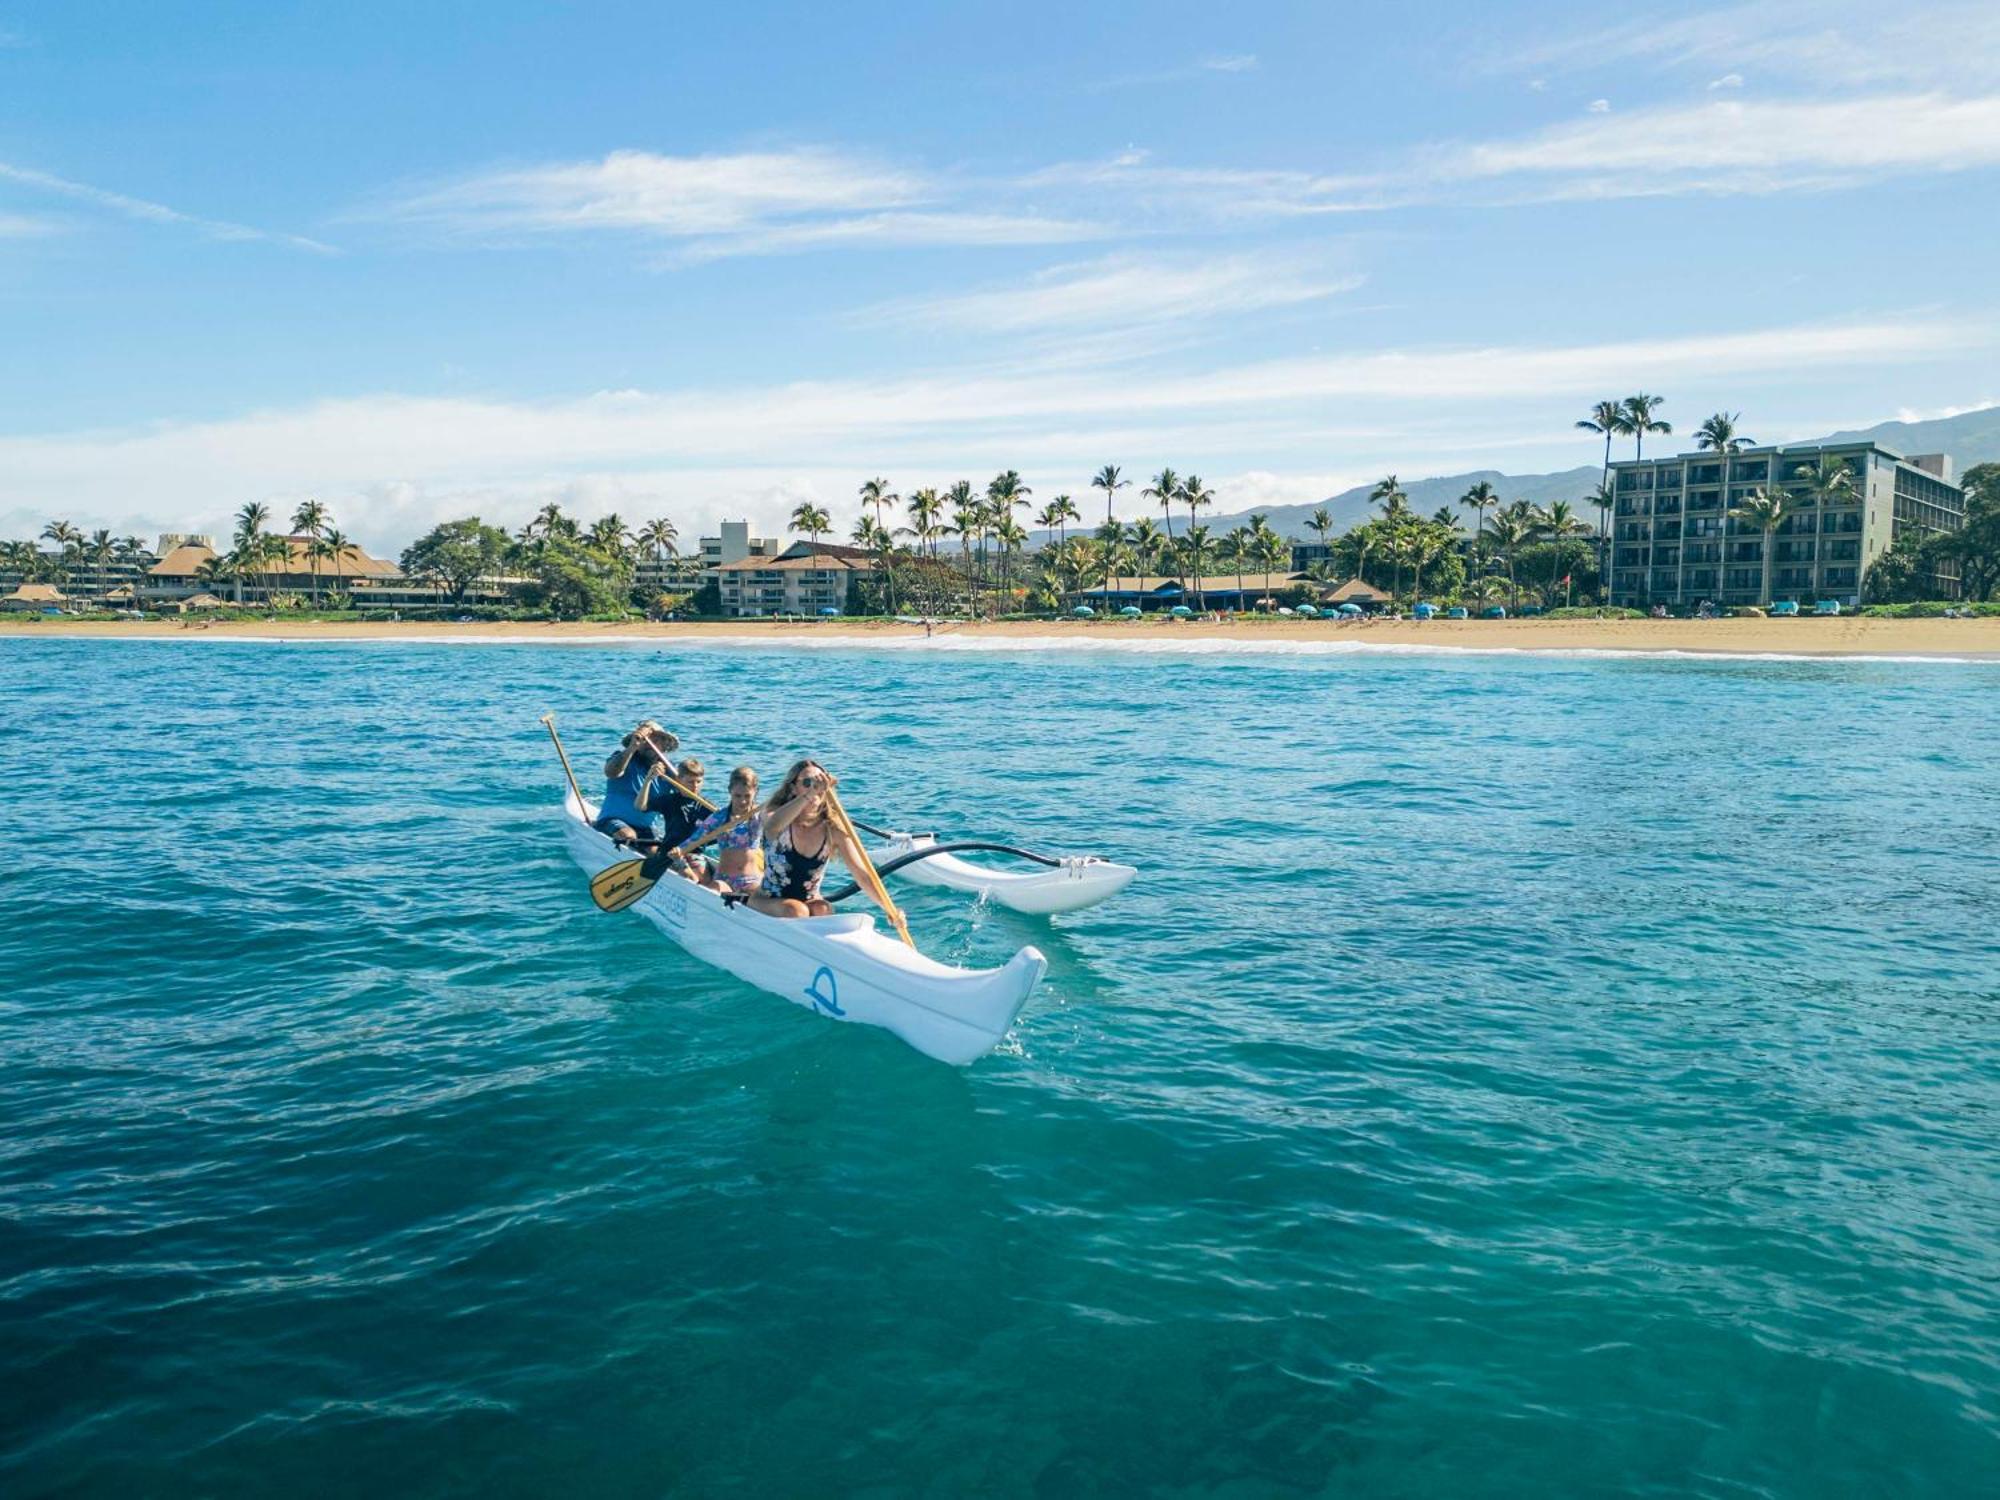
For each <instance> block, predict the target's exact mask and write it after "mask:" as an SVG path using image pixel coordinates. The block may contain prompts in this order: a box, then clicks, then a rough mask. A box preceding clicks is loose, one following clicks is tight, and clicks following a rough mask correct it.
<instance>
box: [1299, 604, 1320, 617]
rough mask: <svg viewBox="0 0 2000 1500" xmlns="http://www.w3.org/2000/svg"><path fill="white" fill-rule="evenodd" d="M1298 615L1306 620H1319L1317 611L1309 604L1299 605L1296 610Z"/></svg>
mask: <svg viewBox="0 0 2000 1500" xmlns="http://www.w3.org/2000/svg"><path fill="white" fill-rule="evenodd" d="M1298 613H1300V614H1302V615H1304V616H1305V617H1306V618H1307V619H1308V620H1316V619H1318V618H1319V611H1318V610H1316V609H1314V608H1313V607H1312V606H1311V605H1310V604H1301V605H1300V606H1299V608H1298Z"/></svg>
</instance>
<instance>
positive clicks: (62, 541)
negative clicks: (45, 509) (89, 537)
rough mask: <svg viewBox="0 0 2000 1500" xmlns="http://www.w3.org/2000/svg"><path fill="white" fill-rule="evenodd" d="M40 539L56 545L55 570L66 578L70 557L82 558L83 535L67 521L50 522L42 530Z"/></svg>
mask: <svg viewBox="0 0 2000 1500" xmlns="http://www.w3.org/2000/svg"><path fill="white" fill-rule="evenodd" d="M42 539H43V540H44V541H49V542H54V543H55V544H56V568H57V571H58V572H63V573H65V576H66V570H67V568H68V566H69V560H70V557H71V555H72V554H74V555H76V556H78V557H81V556H82V553H83V533H82V532H81V531H78V530H77V529H76V528H75V527H74V526H72V525H70V523H69V522H67V521H51V522H49V524H48V525H46V526H44V527H43V528H42Z"/></svg>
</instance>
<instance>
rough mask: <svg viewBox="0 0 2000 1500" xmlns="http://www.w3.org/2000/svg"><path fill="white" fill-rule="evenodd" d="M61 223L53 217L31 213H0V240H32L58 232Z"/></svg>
mask: <svg viewBox="0 0 2000 1500" xmlns="http://www.w3.org/2000/svg"><path fill="white" fill-rule="evenodd" d="M61 229H62V225H61V224H60V223H58V222H57V221H56V220H54V219H42V218H36V217H35V216H33V215H32V214H0V240H33V239H40V238H41V237H42V236H44V235H50V234H56V233H59V232H60V231H61Z"/></svg>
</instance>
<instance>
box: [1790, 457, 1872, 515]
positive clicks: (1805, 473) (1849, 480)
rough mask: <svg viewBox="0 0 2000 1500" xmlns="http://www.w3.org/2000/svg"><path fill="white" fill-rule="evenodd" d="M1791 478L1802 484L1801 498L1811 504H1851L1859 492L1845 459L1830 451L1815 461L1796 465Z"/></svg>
mask: <svg viewBox="0 0 2000 1500" xmlns="http://www.w3.org/2000/svg"><path fill="white" fill-rule="evenodd" d="M1792 480H1793V482H1794V483H1796V484H1802V485H1803V486H1804V488H1805V495H1804V497H1803V498H1804V499H1806V500H1807V501H1808V502H1809V503H1811V504H1813V505H1851V504H1853V503H1854V501H1855V500H1856V499H1857V498H1858V497H1859V493H1860V492H1859V491H1858V490H1857V489H1856V488H1855V485H1854V470H1853V469H1851V468H1849V467H1848V465H1847V460H1846V459H1844V458H1836V457H1835V456H1834V455H1833V454H1831V453H1822V454H1821V455H1820V456H1819V461H1818V462H1817V463H1811V464H1800V465H1798V467H1796V468H1795V469H1793V470H1792Z"/></svg>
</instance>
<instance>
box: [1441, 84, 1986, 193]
mask: <svg viewBox="0 0 2000 1500" xmlns="http://www.w3.org/2000/svg"><path fill="white" fill-rule="evenodd" d="M1996 164H2000V95H1994V96H1990V97H1983V98H1969V99H1955V98H1951V97H1948V96H1944V95H1938V94H1898V95H1885V96H1874V97H1856V98H1843V99H1835V100H1825V101H1808V102H1795V101H1779V100H1772V101H1766V102H1746V101H1740V100H1716V101H1713V102H1707V103H1702V104H1697V105H1690V106H1668V107H1664V108H1656V109H1648V110H1636V111H1630V112H1627V113H1623V114H1619V115H1615V116H1614V115H1606V116H1604V117H1601V118H1593V119H1591V120H1588V121H1584V122H1578V123H1570V124H1564V125H1558V126H1554V127H1551V128H1549V129H1547V130H1543V131H1540V132H1537V133H1534V134H1531V135H1526V136H1519V137H1514V138H1511V139H1502V140H1495V141H1486V142H1477V143H1471V144H1462V145H1448V146H1441V147H1437V148H1434V149H1433V150H1431V151H1429V152H1428V153H1426V154H1425V155H1424V157H1423V158H1421V159H1420V161H1419V164H1418V171H1419V173H1420V175H1421V176H1422V177H1423V178H1425V179H1428V181H1429V182H1430V183H1432V184H1439V183H1468V182H1482V181H1496V180H1505V179H1515V180H1541V181H1543V182H1553V185H1554V188H1555V190H1556V191H1557V192H1558V193H1559V194H1560V195H1562V196H1622V195H1625V194H1633V195H1639V194H1658V193H1664V192H1752V191H1762V192H1770V191H1778V190H1782V189H1787V188H1813V187H1825V186H1834V185H1839V184H1841V183H1844V182H1851V181H1853V180H1854V179H1855V178H1856V177H1857V176H1867V177H1870V178H1875V177H1880V176H1884V175H1888V174H1893V173H1902V172H1957V171H1964V170H1967V169H1970V168H1975V167H1988V166H1993V165H1996Z"/></svg>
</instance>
